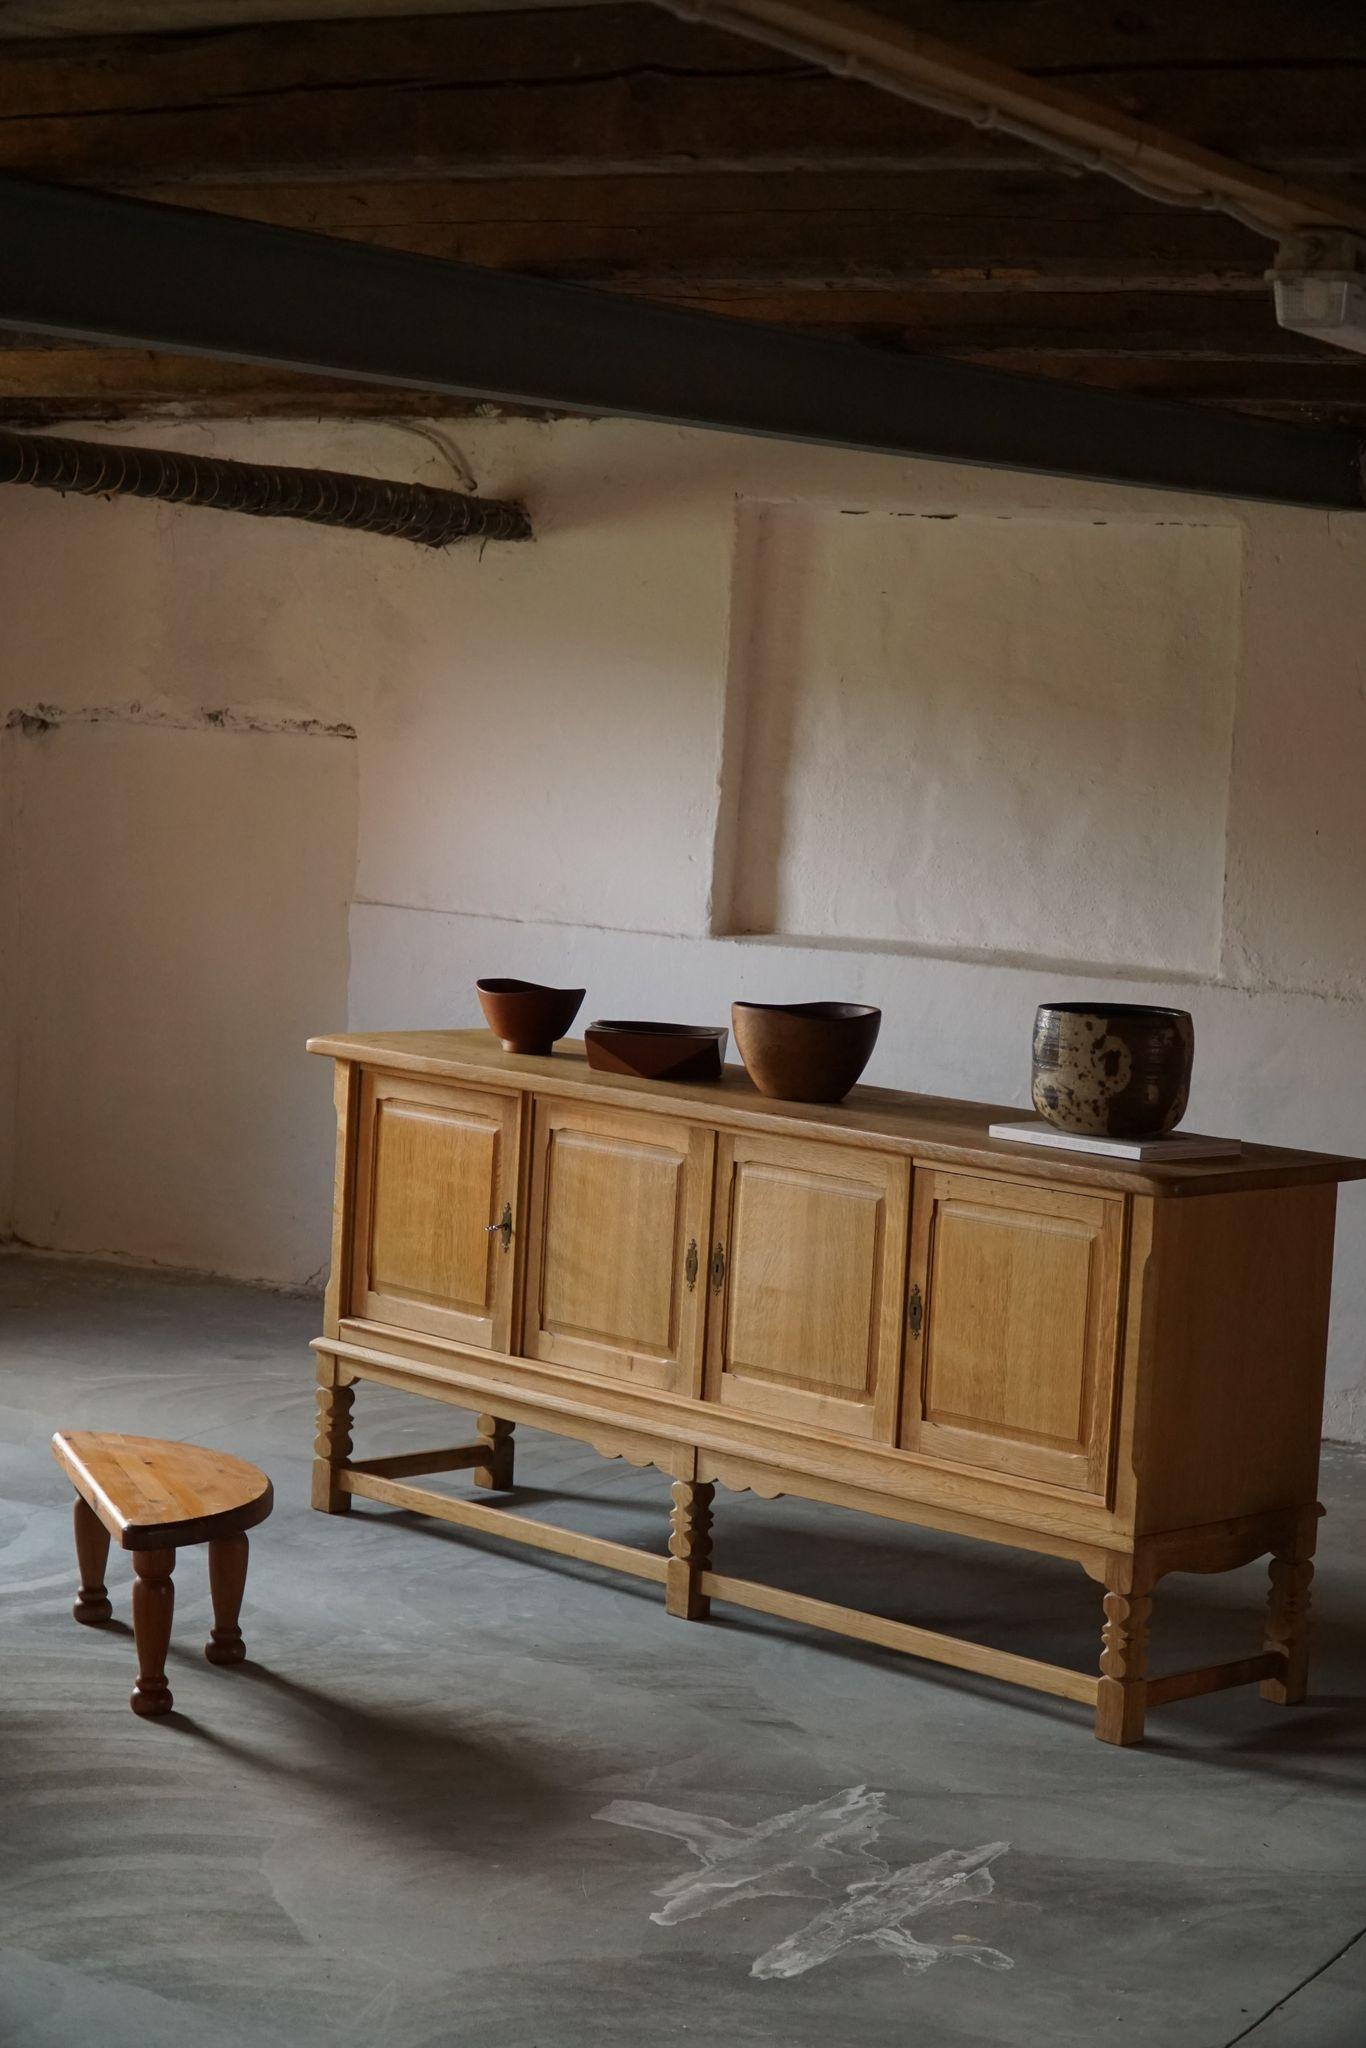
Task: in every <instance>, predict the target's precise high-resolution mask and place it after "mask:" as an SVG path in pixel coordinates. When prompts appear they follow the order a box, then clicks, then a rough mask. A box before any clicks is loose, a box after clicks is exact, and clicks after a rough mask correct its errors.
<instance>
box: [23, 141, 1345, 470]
mask: <svg viewBox="0 0 1366 2048" xmlns="http://www.w3.org/2000/svg"><path fill="white" fill-rule="evenodd" d="M0 243H2V244H3V247H4V250H5V261H4V264H3V266H0V327H9V328H13V329H17V330H20V331H26V332H30V333H42V334H48V335H54V336H59V337H63V338H68V339H73V340H82V341H96V342H112V343H115V344H118V343H123V344H134V345H139V346H143V347H151V348H165V349H170V350H174V351H179V352H182V353H190V354H203V355H210V356H226V357H229V358H232V359H235V360H238V361H244V362H258V363H274V364H279V365H282V366H285V367H289V368H292V369H303V370H309V371H314V372H318V373H320V374H323V375H340V376H344V377H347V378H356V379H360V380H362V381H374V382H378V383H381V384H392V385H399V386H409V387H414V388H418V389H422V390H429V391H432V392H434V393H452V394H456V395H462V396H477V397H484V398H489V399H495V400H506V401H511V402H513V403H516V404H523V405H532V406H553V407H558V408H564V409H568V410H571V411H580V412H605V413H614V414H619V415H622V416H626V417H635V418H644V419H655V420H663V421H669V422H672V423H675V424H686V425H693V426H699V427H716V428H727V429H731V430H734V431H736V432H740V433H752V434H766V435H771V436H777V437H781V438H784V439H789V440H798V441H814V442H824V443H827V444H831V445H836V446H848V447H857V448H867V449H873V450H878V451H884V452H887V453H894V454H909V455H922V456H930V457H937V458H942V459H944V460H949V461H956V462H970V463H974V462H975V463H983V464H989V465H992V466H995V467H999V468H1008V469H1024V470H1038V471H1043V472H1048V473H1053V474H1062V475H1073V476H1086V477H1094V478H1100V479H1104V480H1107V481H1115V482H1127V483H1137V484H1151V485H1156V486H1160V487H1165V488H1174V489H1184V490H1194V491H1201V492H1207V493H1215V494H1220V495H1224V496H1229V497H1245V498H1268V499H1274V500H1280V501H1283V502H1286V503H1290V504H1301V505H1315V506H1327V507H1340V508H1348V507H1350V508H1352V509H1357V510H1359V509H1360V508H1361V506H1362V502H1363V499H1362V484H1361V469H1360V454H1361V444H1360V443H1359V441H1358V440H1357V437H1356V436H1355V435H1353V434H1350V433H1346V432H1341V431H1331V430H1315V429H1300V428H1291V427H1283V426H1280V425H1277V424H1273V423H1271V422H1264V421H1251V420H1239V419H1236V418H1233V417H1228V416H1222V415H1218V414H1215V413H1212V412H1204V411H1201V410H1199V409H1197V408H1193V407H1181V406H1167V405H1163V404H1160V403H1157V402H1154V401H1149V400H1145V399H1136V398H1131V397H1128V396H1124V395H1120V394H1115V393H1109V392H1097V391H1089V390H1085V389H1078V388H1075V387H1071V386H1065V385H1061V384H1054V383H1050V382H1046V381H1044V380H1035V379H1029V378H1018V377H1012V376H1007V375H1003V374H1000V373H998V372H995V371H992V370H986V369H979V368H976V367H973V366H971V365H967V364H961V363H954V362H945V361H941V360H935V359H930V358H921V357H899V356H892V355H890V354H883V353H880V352H877V351H874V350H863V349H858V348H856V347H852V346H847V345H842V344H840V343H838V342H829V341H825V340H822V339H817V338H815V337H812V336H810V335H807V334H801V333H789V332H786V331H779V330H775V329H770V328H765V327H759V326H757V325H756V326H750V325H746V324H743V323H741V322H737V321H730V320H726V319H724V318H719V317H717V316H714V315H710V314H705V313H692V312H686V311H681V310H677V309H675V308H672V307H664V306H658V305H653V304H649V303H645V302H642V301H639V300H625V299H619V298H613V297H610V296H608V295H607V294H604V293H599V292H592V291H586V290H580V289H577V288H575V287H573V286H566V285H558V284H550V283H545V282H542V281H540V280H536V279H530V278H523V277H511V276H505V275H502V274H499V273H492V272H488V271H483V270H476V269H472V268H470V267H469V266H466V265H458V264H441V263H436V262H432V261H430V260H428V259H425V258H421V257H412V256H403V255H399V254H396V253H394V252H392V251H388V250H379V249H372V248H367V247H365V246H363V245H360V244H357V243H349V242H339V241H335V240H332V239H329V238H328V237H325V236H315V235H301V234H296V233H291V232H289V231H286V230H282V229H278V228H269V227H262V226H259V225H257V224H256V223H253V222H248V221H240V220H233V219H229V218H224V217H221V216H215V215H208V214H200V213H194V212H190V211H188V210H181V209H178V208H172V207H161V206H149V205H146V204H144V203H141V202H137V201H132V200H122V199H111V198H107V197H104V196H102V195H98V194H93V193H86V192H80V191H74V190H70V189H67V188H63V187H53V186H44V185H36V184H27V183H24V182H22V181H19V180H12V181H7V182H6V183H5V184H4V185H3V188H0Z"/></svg>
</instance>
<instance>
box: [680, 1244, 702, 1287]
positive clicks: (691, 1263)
mask: <svg viewBox="0 0 1366 2048" xmlns="http://www.w3.org/2000/svg"><path fill="white" fill-rule="evenodd" d="M698 1263H699V1261H698V1252H697V1239H696V1238H695V1237H690V1238H689V1239H688V1256H687V1258H686V1259H685V1260H684V1262H683V1277H684V1279H685V1280H686V1281H687V1283H688V1292H689V1294H691V1293H692V1291H693V1289H694V1287H696V1285H697V1268H698Z"/></svg>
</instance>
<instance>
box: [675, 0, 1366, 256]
mask: <svg viewBox="0 0 1366 2048" xmlns="http://www.w3.org/2000/svg"><path fill="white" fill-rule="evenodd" d="M655 4H656V5H658V6H660V7H662V8H663V9H665V10H666V11H667V12H668V13H670V14H674V15H677V16H678V17H679V18H680V19H682V20H684V21H696V22H704V23H706V24H707V25H708V26H710V27H713V28H721V29H726V30H728V31H730V32H731V33H732V34H735V35H739V36H743V37H745V38H747V39H748V40H750V41H753V42H758V43H762V44H763V45H764V46H765V47H766V48H769V49H778V50H782V51H784V52H786V53H787V54H788V55H790V56H795V57H798V58H800V59H802V60H803V61H804V62H807V63H813V64H819V65H820V66H821V67H822V68H823V69H824V70H826V71H829V72H831V73H833V74H834V75H835V76H836V77H838V78H846V79H854V80H857V81H859V82H860V83H862V84H865V85H871V86H875V87H876V88H877V89H878V90H880V91H882V92H887V93H891V94H892V95H893V96H894V97H896V98H898V99H905V100H910V101H911V102H912V103H913V104H914V105H916V106H922V107H928V108H930V109H931V110H932V111H933V112H935V113H941V114H948V115H949V116H951V117H952V118H953V119H956V120H962V121H966V122H968V123H969V124H970V125H971V126H972V127H974V128H978V129H982V130H985V131H986V132H988V133H994V134H998V135H1007V136H1012V137H1014V138H1016V139H1017V140H1019V141H1023V142H1027V143H1029V144H1031V145H1033V146H1034V147H1036V148H1040V149H1044V150H1047V151H1051V152H1053V153H1054V154H1055V155H1058V156H1060V157H1062V158H1063V159H1064V160H1065V161H1067V162H1069V163H1070V164H1072V165H1073V167H1074V168H1076V169H1078V170H1084V171H1096V172H1100V173H1101V174H1102V175H1104V176H1106V177H1110V178H1116V179H1118V180H1119V182H1120V183H1121V184H1126V185H1130V186H1132V187H1133V188H1134V189H1135V190H1136V191H1139V192H1143V193H1146V194H1148V195H1149V196H1150V197H1152V198H1158V199H1165V200H1168V201H1170V203H1171V204H1173V205H1177V206H1191V207H1195V208H1197V209H1199V210H1202V211H1205V212H1221V213H1228V214H1231V215H1232V216H1233V217H1234V218H1235V219H1236V220H1240V221H1242V222H1243V224H1244V225H1245V226H1247V227H1250V228H1252V229H1253V230H1254V231H1255V232H1256V233H1258V234H1264V235H1267V236H1269V237H1271V239H1272V240H1278V239H1279V238H1280V237H1281V236H1283V235H1289V234H1293V233H1294V232H1295V231H1296V230H1297V229H1299V228H1306V227H1340V228H1353V229H1355V230H1357V231H1358V232H1366V205H1362V204H1360V203H1359V202H1358V201H1356V200H1354V199H1353V198H1352V197H1351V196H1350V195H1348V194H1347V193H1329V192H1321V191H1317V190H1315V189H1314V188H1313V187H1312V186H1308V185H1304V184H1301V183H1299V182H1298V181H1296V180H1293V179H1288V178H1282V177H1278V176H1276V175H1275V174H1274V173H1272V172H1269V171H1263V170H1259V169H1257V168H1256V167H1255V166H1253V165H1251V164H1245V163H1239V162H1238V161H1236V160H1235V159H1234V158H1232V157H1227V156H1224V155H1221V154H1220V153H1219V152H1218V151H1217V150H1211V149H1205V148H1202V147H1201V146H1200V145H1199V144H1198V143H1195V142H1189V141H1186V140H1185V139H1184V138H1182V137H1181V136H1178V135H1173V134H1169V133H1168V132H1167V131H1165V130H1164V129H1161V128H1157V127H1155V126H1153V124H1152V123H1151V122H1147V121H1135V120H1131V119H1130V118H1129V117H1128V116H1127V115H1125V114H1122V113H1120V112H1119V111H1118V110H1116V109H1115V108H1113V107H1107V106H1104V105H1102V104H1100V103H1098V102H1097V101H1095V100H1093V99H1090V98H1088V97H1087V96H1086V95H1085V94H1083V93H1079V92H1075V91H1071V90H1068V89H1066V88H1064V87H1059V86H1057V85H1054V84H1052V83H1050V82H1049V81H1048V80H1045V79H1038V78H1031V77H1029V76H1027V75H1026V74H1025V73H1024V72H1020V71H1012V70H1011V69H1009V68H1008V67H1007V66H1006V65H1003V64H994V63H991V62H990V61H989V60H987V59H985V58H983V57H980V56H978V55H976V54H975V53H974V52H972V51H970V50H964V49H959V48H957V47H956V46H955V45H953V44H952V43H946V42H941V41H940V40H939V38H938V37H936V36H929V35H925V34H923V33H922V32H921V31H920V30H918V29H914V28H908V27H906V26H905V25H904V24H902V23H901V22H897V21H890V20H888V18H887V17H886V16H885V15H882V14H875V13H873V12H872V11H871V10H869V9H868V8H866V7H857V6H851V5H848V4H847V0H655Z"/></svg>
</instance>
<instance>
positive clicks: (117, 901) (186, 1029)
mask: <svg viewBox="0 0 1366 2048" xmlns="http://www.w3.org/2000/svg"><path fill="white" fill-rule="evenodd" d="M10 751H11V756H12V759H13V761H14V779H15V784H16V789H15V824H14V830H13V833H12V840H13V845H14V855H15V867H14V873H15V877H16V883H17V895H18V901H19V904H20V908H21V925H20V929H21V941H20V948H19V956H18V970H19V971H18V983H19V988H18V1002H17V1005H16V1008H15V1012H14V1021H15V1036H16V1040H17V1058H18V1069H19V1075H20V1080H21V1086H20V1089H19V1093H18V1102H17V1111H18V1114H17V1118H16V1129H15V1133H14V1152H13V1156H14V1163H15V1171H14V1178H15V1186H14V1193H13V1228H14V1231H15V1234H16V1235H17V1236H18V1237H19V1238H20V1239H21V1240H22V1241H24V1242H26V1243H29V1244H37V1245H43V1246H49V1247H52V1248H54V1249H56V1250H60V1251H84V1252H113V1253H118V1254H124V1255H128V1256H131V1257H133V1258H136V1259H142V1260H147V1261H152V1262H155V1263H158V1264H166V1265H172V1266H182V1267H193V1268H201V1269H210V1270H213V1271H217V1272H221V1273H229V1274H234V1275H237V1276H239V1277H241V1278H246V1279H253V1278H263V1279H267V1280H274V1281H284V1282H295V1281H300V1280H304V1279H306V1278H308V1277H310V1276H313V1275H316V1274H317V1273H318V1271H319V1269H320V1267H321V1266H322V1264H323V1262H324V1260H325V1258H326V1249H327V1231H326V1228H325V1223H326V1214H327V1207H328V1201H329V1179H330V1176H329V1172H328V1165H327V1159H326V1155H325V1151H324V1148H323V1147H322V1146H321V1145H320V1143H319V1134H320V1132H322V1131H323V1130H324V1129H325V1127H326V1122H327V1116H328V1109H329V1096H330V1091H329V1088H328V1082H327V1075H326V1073H325V1072H316V1073H315V1072H313V1071H311V1070H310V1069H311V1067H312V1066H313V1065H314V1064H316V1063H312V1062H310V1063H307V1066H306V1065H305V1063H304V1062H303V1061H302V1059H301V1057H300V1047H301V1045H302V1042H303V1039H304V1036H305V1035H306V1033H307V1032H308V1030H309V1029H310V1028H311V1027H312V1024H313V1022H314V1020H315V1019H316V1017H317V1015H318V1013H319V1006H320V1005H322V1004H327V1005H329V1006H330V1007H331V1008H332V1009H333V1010H334V1012H335V1013H338V1014H344V1012H345V1006H346V999H347V991H346V982H347V930H346V915H347V905H348V900H349V897H350V893H351V886H352V876H353V873H354V863H355V833H354V809H355V746H354V743H352V742H351V741H348V740H344V739H335V738H327V739H324V738H313V737H304V736H301V735H298V734H284V733H280V734H271V735H269V736H264V737H263V736H259V735H254V734H247V733H240V732H234V733H227V732H217V731H187V730H178V729H175V728H170V727H161V728H159V727H155V726H145V725H143V726H140V725H137V724H133V723H129V722H124V721H117V722H116V721H108V722H103V723H98V724H86V723H80V724H77V723H73V724H66V725H58V726H55V727H54V728H52V730H50V731H48V732H46V733H44V734H41V735H38V736H34V737H30V738H28V739H25V740H20V741H15V740H14V738H13V736H12V735H11V748H10Z"/></svg>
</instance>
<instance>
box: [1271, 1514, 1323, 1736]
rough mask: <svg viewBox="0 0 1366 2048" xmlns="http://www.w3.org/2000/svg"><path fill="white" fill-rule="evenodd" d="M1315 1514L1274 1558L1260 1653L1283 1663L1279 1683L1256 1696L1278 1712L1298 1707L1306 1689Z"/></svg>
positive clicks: (1304, 1520) (1301, 1522) (1273, 1680)
mask: <svg viewBox="0 0 1366 2048" xmlns="http://www.w3.org/2000/svg"><path fill="white" fill-rule="evenodd" d="M1318 1521H1319V1518H1318V1510H1317V1509H1315V1510H1314V1512H1313V1513H1312V1514H1309V1515H1304V1516H1302V1517H1301V1518H1300V1519H1299V1521H1298V1522H1297V1523H1296V1526H1295V1533H1294V1536H1293V1538H1292V1539H1291V1542H1290V1545H1289V1547H1288V1548H1287V1549H1285V1550H1278V1551H1275V1552H1273V1554H1272V1558H1271V1564H1270V1572H1271V1597H1270V1600H1269V1601H1268V1603H1267V1613H1266V1635H1265V1637H1264V1639H1263V1643H1262V1648H1263V1649H1264V1650H1269V1651H1272V1652H1274V1653H1275V1654H1276V1655H1277V1656H1281V1657H1284V1659H1285V1672H1284V1675H1283V1676H1282V1677H1280V1678H1264V1679H1263V1680H1262V1682H1261V1685H1260V1687H1259V1688H1258V1690H1259V1691H1260V1693H1261V1695H1262V1698H1263V1699H1264V1700H1274V1701H1275V1702H1276V1704H1277V1705H1278V1706H1284V1707H1293V1706H1297V1705H1298V1704H1299V1702H1300V1701H1301V1700H1302V1699H1303V1698H1304V1696H1305V1693H1306V1692H1307V1691H1308V1689H1309V1586H1310V1582H1311V1580H1312V1579H1313V1576H1314V1563H1313V1558H1314V1544H1315V1541H1316V1539H1317V1536H1318Z"/></svg>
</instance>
